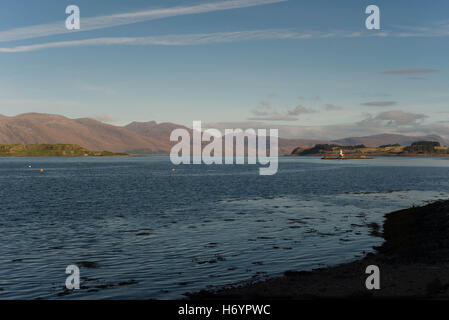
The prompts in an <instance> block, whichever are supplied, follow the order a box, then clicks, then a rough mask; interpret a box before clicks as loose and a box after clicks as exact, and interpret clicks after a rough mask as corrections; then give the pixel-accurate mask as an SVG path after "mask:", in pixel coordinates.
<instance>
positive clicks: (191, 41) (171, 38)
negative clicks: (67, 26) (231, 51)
mask: <svg viewBox="0 0 449 320" xmlns="http://www.w3.org/2000/svg"><path fill="white" fill-rule="evenodd" d="M328 36H329V34H328V33H319V32H312V33H311V32H296V31H291V30H277V29H270V30H252V31H235V32H217V33H200V34H174V35H161V36H150V37H103V38H92V39H84V40H73V41H60V42H47V43H40V44H31V45H22V46H16V47H11V48H0V52H3V53H15V52H28V51H36V50H42V49H50V48H64V47H79V46H99V45H134V46H148V45H158V46H189V45H202V44H212V43H230V42H238V41H247V40H268V39H311V38H318V37H320V38H322V37H328ZM341 36H342V37H344V36H345V35H344V34H342V35H341Z"/></svg>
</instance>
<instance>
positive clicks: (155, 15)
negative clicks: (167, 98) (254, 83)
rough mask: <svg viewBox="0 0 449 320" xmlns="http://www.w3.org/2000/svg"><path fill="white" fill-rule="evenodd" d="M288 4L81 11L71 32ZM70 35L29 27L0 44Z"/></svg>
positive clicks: (231, 2) (50, 27) (5, 34)
mask: <svg viewBox="0 0 449 320" xmlns="http://www.w3.org/2000/svg"><path fill="white" fill-rule="evenodd" d="M285 1H287V0H227V1H221V2H208V3H203V4H198V5H193V6H179V7H172V8H160V9H150V10H142V11H137V12H128V13H120V14H113V15H104V16H96V17H88V18H85V17H83V15H82V14H83V12H82V10H81V29H80V30H73V31H70V32H80V31H90V30H96V29H104V28H109V27H115V26H121V25H126V24H132V23H137V22H143V21H149V20H156V19H162V18H167V17H174V16H181V15H189V14H199V13H207V12H214V11H223V10H230V9H239V8H247V7H253V6H260V5H266V4H273V3H279V2H285ZM81 9H82V8H81ZM68 32H69V31H67V29H66V28H65V21H58V22H53V23H48V24H41V25H34V26H27V27H21V28H14V29H9V30H5V31H0V42H4V41H16V40H23V39H32V38H39V37H46V36H52V35H57V34H63V33H68Z"/></svg>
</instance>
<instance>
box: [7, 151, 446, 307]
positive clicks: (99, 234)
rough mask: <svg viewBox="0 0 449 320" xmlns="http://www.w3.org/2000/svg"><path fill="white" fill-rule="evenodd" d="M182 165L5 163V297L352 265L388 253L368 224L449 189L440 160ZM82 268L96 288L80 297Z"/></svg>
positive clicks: (145, 291)
mask: <svg viewBox="0 0 449 320" xmlns="http://www.w3.org/2000/svg"><path fill="white" fill-rule="evenodd" d="M30 165H31V168H29V167H28V166H30ZM40 168H44V169H45V172H44V173H41V172H40V171H39V169H40ZM171 168H173V165H172V164H171V163H170V161H169V159H168V157H149V158H0V186H1V188H0V201H1V207H0V298H2V299H13V298H14V299H34V298H64V299H109V298H111V299H119V298H134V299H147V298H158V299H170V298H180V297H182V294H183V293H184V292H187V291H196V290H200V289H203V288H206V287H207V286H208V285H215V286H216V285H225V284H229V283H235V282H238V281H244V280H249V279H254V278H260V277H265V276H271V275H276V274H279V273H281V272H283V271H285V270H288V269H311V268H315V267H319V266H323V265H329V264H335V263H340V262H344V261H348V260H351V259H354V258H356V257H359V256H361V255H362V252H363V251H368V250H370V248H371V247H372V246H373V245H378V244H380V243H381V242H382V239H381V238H379V237H374V236H372V235H371V234H370V232H371V230H370V228H369V227H368V224H370V223H372V222H376V223H378V224H381V223H382V221H383V215H384V214H385V213H388V212H390V211H392V210H395V209H401V208H406V207H409V206H411V205H413V204H415V205H419V204H423V203H424V202H425V201H430V200H435V199H442V198H447V195H448V191H449V161H447V160H442V159H439V158H393V157H392V158H377V159H374V160H346V161H321V160H320V159H317V158H282V159H280V164H279V172H278V173H277V174H276V175H275V176H259V174H258V173H259V170H258V166H254V165H251V166H249V165H244V166H242V165H234V166H232V165H231V166H229V165H222V166H205V165H203V166H196V165H190V166H178V167H176V171H175V172H172V171H171ZM70 264H77V265H78V266H79V267H80V269H81V286H82V289H80V290H77V291H72V292H66V291H65V290H64V287H65V279H66V277H67V275H66V274H65V268H66V266H67V265H70Z"/></svg>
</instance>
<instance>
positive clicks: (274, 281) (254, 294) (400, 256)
mask: <svg viewBox="0 0 449 320" xmlns="http://www.w3.org/2000/svg"><path fill="white" fill-rule="evenodd" d="M385 218H386V219H385V222H384V226H383V233H382V236H383V238H384V239H385V242H384V243H383V244H382V245H381V246H379V247H375V249H376V253H374V254H373V253H370V254H368V255H367V256H366V257H364V258H363V259H361V260H358V261H354V262H350V263H346V264H342V265H338V266H334V267H328V268H321V269H315V270H312V271H299V272H298V271H286V272H285V273H284V275H283V276H280V277H276V278H270V279H267V280H264V281H259V282H254V283H249V284H242V285H236V286H232V287H226V288H221V289H217V290H215V291H200V292H198V293H192V294H189V295H188V297H189V299H192V300H198V299H206V300H214V299H315V298H363V299H364V298H425V299H449V200H445V201H438V202H434V203H432V204H428V205H426V206H422V207H413V208H410V209H405V210H400V211H396V212H392V213H389V214H386V216H385ZM369 265H376V266H378V267H379V269H380V290H367V289H366V287H365V281H366V278H367V277H368V276H369V275H368V274H365V270H366V267H367V266H369Z"/></svg>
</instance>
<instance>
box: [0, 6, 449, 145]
mask: <svg viewBox="0 0 449 320" xmlns="http://www.w3.org/2000/svg"><path fill="white" fill-rule="evenodd" d="M71 4H75V5H77V6H79V8H80V10H81V31H80V32H74V31H68V30H65V28H64V23H65V19H66V17H67V15H66V14H65V8H66V6H67V5H71ZM370 4H376V5H378V6H379V8H380V11H381V30H366V28H365V19H366V17H367V15H366V14H365V8H366V7H367V6H368V5H370ZM205 8H207V9H205ZM231 8H232V9H231ZM160 12H166V13H167V12H168V14H166V15H161V14H160ZM192 12H193V13H192ZM117 14H126V15H125V16H124V17H122V18H121V19H118V18H117V17H116V15H117ZM19 28H24V29H19ZM448 40H449V3H448V2H447V1H445V0H441V1H440V0H436V1H432V3H431V5H429V2H426V1H410V0H408V1H406V0H403V1H400V0H395V1H392V0H389V1H384V0H382V1H374V2H373V1H355V0H354V1H353V0H342V1H332V0H316V1H299V0H289V1H282V0H182V1H181V0H164V1H161V0H157V1H156V0H153V1H148V0H145V1H143V0H128V1H117V0H108V1H101V0H94V1H92V0H90V1H86V0H70V1H65V0H64V1H63V0H42V1H33V2H30V1H27V0H15V1H2V3H1V4H0V68H1V70H2V72H1V75H0V114H3V115H7V116H13V115H17V114H20V113H25V112H44V113H56V114H62V115H65V116H68V117H70V118H79V117H93V118H97V119H99V120H102V121H105V122H108V123H111V124H115V125H123V124H126V123H128V122H131V121H134V120H136V121H149V120H156V121H158V122H161V121H170V122H175V123H181V124H184V125H191V122H192V121H193V120H202V121H203V122H206V123H209V124H210V125H214V126H216V127H218V128H221V127H223V128H224V127H229V128H232V127H236V126H240V127H266V128H272V127H279V128H280V129H281V134H283V135H284V136H288V137H313V138H334V137H343V136H347V135H365V134H374V133H380V132H398V133H405V134H430V133H437V134H440V135H443V136H449V128H448V122H447V120H449V119H448V115H449V113H447V112H449V110H448V100H449V99H448V98H449V81H448V74H447V71H448V70H449V68H448V65H449V59H447V52H449V41H448Z"/></svg>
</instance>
